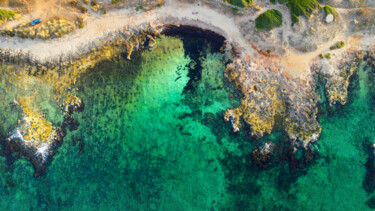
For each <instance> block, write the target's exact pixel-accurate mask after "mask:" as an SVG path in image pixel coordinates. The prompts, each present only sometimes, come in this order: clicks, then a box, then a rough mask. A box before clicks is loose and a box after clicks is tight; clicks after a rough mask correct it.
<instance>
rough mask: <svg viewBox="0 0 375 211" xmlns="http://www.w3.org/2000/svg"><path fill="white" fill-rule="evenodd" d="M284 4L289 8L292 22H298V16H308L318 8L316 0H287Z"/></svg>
mask: <svg viewBox="0 0 375 211" xmlns="http://www.w3.org/2000/svg"><path fill="white" fill-rule="evenodd" d="M286 5H287V6H288V7H289V8H290V12H291V15H292V21H293V23H297V22H299V16H305V17H306V18H309V17H310V16H311V14H312V13H313V12H314V10H316V9H318V8H320V5H319V3H318V2H317V1H316V0H288V2H287V3H286Z"/></svg>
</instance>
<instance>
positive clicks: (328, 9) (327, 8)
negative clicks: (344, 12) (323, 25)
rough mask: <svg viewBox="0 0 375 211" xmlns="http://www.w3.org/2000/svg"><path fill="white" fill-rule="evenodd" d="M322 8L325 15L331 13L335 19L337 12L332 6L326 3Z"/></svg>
mask: <svg viewBox="0 0 375 211" xmlns="http://www.w3.org/2000/svg"><path fill="white" fill-rule="evenodd" d="M323 10H324V14H325V16H327V15H329V14H332V15H333V17H334V18H335V19H336V17H337V15H338V14H337V12H336V10H335V9H333V7H331V6H329V5H326V6H324V7H323Z"/></svg>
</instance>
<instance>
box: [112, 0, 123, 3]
mask: <svg viewBox="0 0 375 211" xmlns="http://www.w3.org/2000/svg"><path fill="white" fill-rule="evenodd" d="M119 2H121V0H112V1H111V3H112V4H117V3H119Z"/></svg>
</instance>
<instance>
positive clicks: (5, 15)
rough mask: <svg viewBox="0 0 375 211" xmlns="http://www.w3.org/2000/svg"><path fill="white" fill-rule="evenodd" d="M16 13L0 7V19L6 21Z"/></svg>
mask: <svg viewBox="0 0 375 211" xmlns="http://www.w3.org/2000/svg"><path fill="white" fill-rule="evenodd" d="M16 14H17V13H15V12H13V11H12V10H4V9H0V20H2V21H6V20H9V19H11V18H13V17H14V16H15V15H16Z"/></svg>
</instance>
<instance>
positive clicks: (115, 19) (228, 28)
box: [0, 0, 375, 77]
mask: <svg viewBox="0 0 375 211" xmlns="http://www.w3.org/2000/svg"><path fill="white" fill-rule="evenodd" d="M267 9H277V10H279V11H280V12H281V13H282V14H283V17H284V18H283V31H284V33H283V36H282V38H281V39H282V41H283V42H282V43H284V44H285V45H288V43H289V41H288V37H289V35H290V34H291V33H293V32H292V30H291V23H292V20H291V17H290V13H289V11H288V9H287V8H286V7H285V6H283V5H274V4H267V7H263V10H262V11H261V12H264V11H266V10H267ZM342 10H343V9H340V12H344V11H342ZM256 15H257V14H254V15H252V16H251V17H249V18H250V19H254V18H255V17H256ZM241 19H244V17H233V15H232V14H224V13H222V12H218V11H217V10H214V9H212V8H209V7H208V6H204V5H200V6H198V5H197V4H186V3H183V2H180V1H177V0H166V3H165V5H164V6H163V7H161V8H156V9H154V10H152V11H148V12H143V11H138V12H136V11H135V10H134V9H121V10H117V11H111V12H109V13H108V14H106V15H101V16H97V15H92V16H88V19H87V24H86V26H85V28H83V29H79V30H77V31H76V32H74V33H72V34H70V35H68V36H64V37H62V38H59V39H55V40H47V41H43V40H22V39H18V38H5V37H2V38H0V48H11V49H21V50H23V51H30V52H31V53H32V54H34V55H35V56H36V57H37V58H39V59H42V60H43V59H47V58H50V57H54V56H57V55H59V54H66V53H71V52H75V51H76V50H77V49H78V48H79V47H80V46H82V45H84V44H86V43H88V42H90V41H93V40H95V39H97V38H98V37H100V36H102V35H103V34H105V32H108V31H114V30H119V29H121V28H122V27H124V26H127V25H134V26H137V25H140V24H142V23H148V22H154V23H156V24H158V23H159V24H160V23H164V22H165V21H166V20H169V21H170V20H173V23H177V24H179V23H180V24H181V23H185V24H186V23H189V24H192V25H195V26H199V27H202V28H210V27H213V28H215V29H217V30H219V31H220V32H221V34H223V35H224V36H225V37H226V38H227V39H228V41H229V42H230V43H234V44H236V45H238V46H239V47H240V48H241V50H242V52H243V54H245V55H249V56H257V55H256V54H257V52H256V51H255V50H254V49H253V48H252V47H251V44H250V43H249V42H248V41H247V40H246V39H245V38H244V36H243V35H242V34H241V30H240V28H239V27H240V24H238V20H241ZM345 33H346V31H343V32H340V33H339V34H337V35H336V38H335V39H332V41H330V42H326V43H322V44H321V45H319V46H318V49H316V50H315V51H313V52H309V53H301V52H298V51H296V50H294V49H292V48H289V49H288V50H287V53H286V56H283V57H278V58H275V59H276V60H277V62H278V63H279V64H281V65H283V66H284V69H285V70H286V71H288V72H289V73H290V74H291V75H292V76H293V77H303V76H304V75H306V74H309V72H310V71H309V68H310V63H311V61H312V60H313V59H314V58H316V57H317V56H318V55H319V54H320V53H322V52H326V51H327V50H328V49H329V47H330V46H332V45H333V44H335V42H336V41H337V40H346V41H347V40H348V39H349V38H350V36H349V35H347V34H345ZM365 40H370V41H369V42H371V40H375V39H374V36H373V35H370V37H368V38H366V39H365ZM366 44H367V41H366V42H365V43H363V44H362V45H363V46H365V45H366ZM346 47H350V45H348V46H346ZM336 52H337V53H339V52H340V51H335V53H336Z"/></svg>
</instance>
